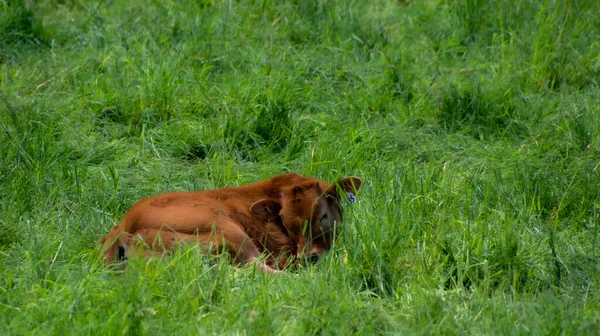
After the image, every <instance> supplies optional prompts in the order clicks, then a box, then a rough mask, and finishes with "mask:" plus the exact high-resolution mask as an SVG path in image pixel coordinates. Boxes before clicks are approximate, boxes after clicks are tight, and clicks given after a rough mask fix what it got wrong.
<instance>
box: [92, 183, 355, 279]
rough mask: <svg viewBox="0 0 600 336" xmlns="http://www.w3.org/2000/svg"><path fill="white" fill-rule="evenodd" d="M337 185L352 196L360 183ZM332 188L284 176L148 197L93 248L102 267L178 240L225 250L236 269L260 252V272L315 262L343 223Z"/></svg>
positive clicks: (167, 246)
mask: <svg viewBox="0 0 600 336" xmlns="http://www.w3.org/2000/svg"><path fill="white" fill-rule="evenodd" d="M349 181H350V182H349ZM336 184H337V185H340V188H341V189H343V190H346V191H350V190H352V191H353V192H354V191H355V190H358V189H359V188H360V184H361V182H360V179H358V178H356V177H349V178H344V179H341V180H339V181H338V182H336ZM336 184H334V185H329V184H327V183H325V182H323V181H321V180H318V179H314V178H310V177H303V176H300V175H296V174H286V175H279V176H276V177H274V178H272V179H269V180H265V181H261V182H257V183H254V184H249V185H245V186H241V187H227V188H221V189H215V190H207V191H200V192H172V193H166V194H162V195H157V196H152V197H149V198H146V199H144V200H141V201H139V202H138V203H136V204H135V205H134V206H133V207H131V209H130V210H129V211H128V212H127V214H126V215H125V217H124V218H123V220H122V222H121V224H120V225H118V226H116V227H115V228H114V229H113V230H112V231H111V232H109V233H108V234H107V235H106V237H104V238H103V239H102V240H101V241H100V244H101V246H102V247H103V249H104V254H105V260H106V261H107V262H108V263H110V262H113V261H114V260H115V259H116V257H117V255H120V257H122V258H129V257H131V256H134V255H137V254H140V252H139V251H143V254H145V255H161V254H162V253H164V252H166V251H169V250H171V249H173V248H174V247H176V246H177V245H178V244H180V243H181V242H184V243H199V244H201V245H203V246H206V247H209V248H210V249H211V250H212V251H218V250H220V249H222V248H224V247H225V248H226V249H227V251H229V253H230V254H231V256H232V258H233V260H234V261H235V262H236V263H237V264H240V265H241V264H245V263H248V262H252V261H254V260H255V259H256V258H258V257H259V256H260V254H261V253H263V252H267V253H269V254H270V256H269V257H268V259H267V261H266V264H261V265H260V267H261V269H263V270H265V271H269V272H271V271H273V269H272V267H278V268H280V269H282V268H284V267H286V266H287V265H288V263H289V261H288V258H289V257H292V256H293V257H303V256H304V254H305V253H308V254H310V255H311V256H313V255H317V256H318V255H320V254H321V253H322V252H323V251H326V250H328V249H329V248H330V247H331V241H332V239H333V236H332V234H333V232H334V230H333V226H334V224H335V222H336V221H337V222H341V220H342V216H341V208H340V207H339V201H338V200H339V198H340V196H339V195H338V194H337V190H336ZM330 196H332V197H330ZM323 213H327V214H328V215H330V216H329V217H328V219H327V220H323V219H322V214H323ZM307 229H308V230H307ZM303 230H304V231H303ZM141 246H146V247H149V248H150V250H148V248H146V249H143V248H140V247H141Z"/></svg>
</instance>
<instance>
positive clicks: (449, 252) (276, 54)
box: [0, 0, 600, 335]
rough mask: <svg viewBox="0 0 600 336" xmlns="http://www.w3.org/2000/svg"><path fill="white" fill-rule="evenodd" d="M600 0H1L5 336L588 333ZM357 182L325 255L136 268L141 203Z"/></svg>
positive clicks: (595, 288) (189, 257) (593, 287)
mask: <svg viewBox="0 0 600 336" xmlns="http://www.w3.org/2000/svg"><path fill="white" fill-rule="evenodd" d="M599 12H600V2H598V1H594V0H587V1H586V0H583V1H571V0H565V1H534V0H523V1H483V0H464V1H459V0H456V1H450V0H439V1H433V0H427V1H392V0H378V1H325V0H322V1H318V0H306V1H291V0H290V1H268V0H263V1H258V0H257V1H245V0H244V1H220V0H216V1H215V0H212V1H208V0H204V1H171V0H168V1H138V2H135V1H85V0H73V1H71V0H49V1H43V2H34V1H26V0H14V1H0V88H1V89H0V334H35V335H38V334H100V333H105V332H108V334H111V335H117V334H134V335H138V334H141V335H161V334H164V335H169V334H208V333H213V334H287V335H293V334H325V335H330V334H344V335H345V334H367V335H368V334H399V333H402V334H426V335H429V334H432V333H434V334H510V335H516V334H527V335H529V334H540V335H546V334H551V335H554V334H574V335H575V334H576V335H581V334H597V333H598V330H600V314H598V311H599V310H600V294H598V293H599V286H600V283H599V280H600V272H599V271H600V265H599V263H598V261H599V259H598V258H599V256H600V251H599V249H600V248H599V246H598V245H600V241H599V240H600V239H599V237H598V220H599V217H600V195H599V194H600V188H599V182H600V171H599V170H600V168H598V167H599V166H600V103H599V100H598V97H599V94H600V88H599V86H598V83H599V81H600V44H599V43H598V41H600V28H599V27H600V15H598V13H599ZM287 171H296V172H300V173H302V174H306V175H311V176H317V177H320V178H323V179H325V180H328V181H333V180H334V179H336V178H338V177H341V176H345V175H357V176H360V177H361V178H363V180H364V182H365V184H364V186H363V189H362V190H361V192H360V194H359V201H358V203H356V204H354V205H353V206H352V207H351V208H350V209H349V211H348V213H347V215H346V221H345V222H344V226H343V232H342V235H341V238H340V240H339V241H338V242H337V245H336V247H335V249H334V250H333V251H332V252H331V253H330V254H329V255H328V256H327V258H326V259H325V260H324V261H323V262H321V263H319V264H317V265H314V266H309V267H306V268H305V269H302V270H300V271H299V272H298V274H297V275H296V276H294V275H292V274H285V275H282V276H265V275H262V274H261V275H254V274H253V273H252V270H250V269H237V268H235V267H232V266H229V265H228V264H227V262H226V260H223V259H220V258H213V257H210V256H202V255H201V254H200V253H199V252H198V251H197V250H195V249H193V248H190V249H187V250H182V251H177V252H176V253H175V254H174V256H173V257H170V258H167V259H164V260H138V261H133V262H131V263H130V265H128V268H127V270H126V271H125V273H124V274H122V275H120V276H115V275H114V274H111V273H110V272H108V271H107V270H106V269H105V268H104V267H103V265H102V264H101V263H100V261H99V253H98V246H97V241H98V240H99V238H100V237H102V236H103V235H104V234H105V233H106V232H107V231H108V230H109V229H110V228H111V226H112V225H113V224H114V223H115V222H118V221H119V219H120V218H121V217H122V215H123V214H124V213H125V212H126V211H127V209H128V207H129V206H131V205H132V204H133V203H134V202H135V201H136V200H139V199H140V198H142V197H144V196H147V195H152V194H156V193H160V192H165V191H170V190H201V189H206V188H214V187H221V186H226V185H240V184H245V183H249V182H253V181H257V180H259V179H264V178H268V177H271V176H272V175H275V174H278V173H281V172H287Z"/></svg>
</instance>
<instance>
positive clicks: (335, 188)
mask: <svg viewBox="0 0 600 336" xmlns="http://www.w3.org/2000/svg"><path fill="white" fill-rule="evenodd" d="M361 185H362V181H361V179H359V178H358V177H353V176H351V177H344V178H342V179H340V180H338V181H337V182H335V183H334V184H331V185H328V184H326V183H324V182H322V181H319V180H312V179H311V180H308V181H305V182H302V183H299V184H297V185H294V186H291V187H289V188H287V189H285V190H283V192H282V195H281V200H274V199H263V200H260V201H258V202H256V203H254V204H253V205H252V207H251V210H252V212H253V213H255V214H256V215H259V216H261V217H262V218H264V219H265V220H267V221H272V222H273V221H280V223H281V224H282V225H283V226H284V227H285V229H286V231H287V233H288V236H289V237H290V240H291V241H292V242H293V244H294V247H295V248H294V250H295V251H296V257H297V258H299V259H309V260H318V259H319V258H320V257H321V255H322V254H323V253H324V252H326V251H328V250H329V249H331V246H332V244H333V241H334V239H335V236H336V234H337V232H338V231H339V230H338V229H337V228H336V224H338V223H341V222H342V221H343V206H344V204H349V203H353V202H354V201H355V199H356V196H355V195H356V192H358V190H359V189H360V186H361Z"/></svg>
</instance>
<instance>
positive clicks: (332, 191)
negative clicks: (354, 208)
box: [325, 176, 362, 204]
mask: <svg viewBox="0 0 600 336" xmlns="http://www.w3.org/2000/svg"><path fill="white" fill-rule="evenodd" d="M361 185H362V180H361V179H360V178H358V177H356V176H346V177H343V178H341V179H339V180H337V181H336V182H335V183H334V184H332V185H330V186H329V187H328V188H327V190H325V194H328V195H331V196H333V197H335V198H337V199H338V201H342V200H346V199H347V202H348V204H352V203H354V202H355V201H356V193H357V192H358V190H359V189H360V186H361ZM343 194H345V198H344V196H342V195H343Z"/></svg>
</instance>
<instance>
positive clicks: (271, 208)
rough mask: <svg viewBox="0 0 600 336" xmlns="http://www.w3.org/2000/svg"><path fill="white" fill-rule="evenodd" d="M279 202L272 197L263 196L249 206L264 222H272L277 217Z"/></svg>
mask: <svg viewBox="0 0 600 336" xmlns="http://www.w3.org/2000/svg"><path fill="white" fill-rule="evenodd" d="M279 210H281V204H280V203H279V202H277V201H276V200H274V199H272V198H263V199H261V200H260V201H256V202H255V203H254V204H252V205H251V206H250V211H251V212H252V213H253V214H255V215H257V216H258V217H260V218H262V219H263V220H264V221H265V222H274V221H275V220H277V218H278V217H279Z"/></svg>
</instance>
